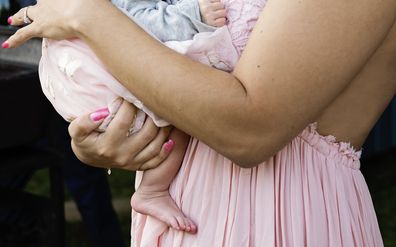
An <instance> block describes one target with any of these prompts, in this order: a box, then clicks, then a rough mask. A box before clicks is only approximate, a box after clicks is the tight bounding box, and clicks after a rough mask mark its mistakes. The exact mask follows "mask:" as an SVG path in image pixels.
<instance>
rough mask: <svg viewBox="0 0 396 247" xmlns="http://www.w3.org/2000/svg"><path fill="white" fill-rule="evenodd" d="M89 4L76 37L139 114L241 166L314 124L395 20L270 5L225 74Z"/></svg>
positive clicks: (359, 4)
mask: <svg viewBox="0 0 396 247" xmlns="http://www.w3.org/2000/svg"><path fill="white" fill-rule="evenodd" d="M42 2H44V1H42ZM95 3H96V4H95V11H89V9H84V8H83V7H84V6H89V4H87V3H81V4H80V5H81V6H80V10H79V11H80V12H79V13H80V14H79V15H77V14H72V15H70V12H69V15H70V16H72V17H73V21H71V22H69V23H71V24H72V27H73V28H72V29H73V30H77V36H79V37H80V38H82V39H84V40H85V41H86V42H87V43H88V44H89V45H90V46H91V47H92V48H93V49H94V50H95V52H96V53H97V54H98V56H99V57H100V58H101V59H102V60H103V61H104V62H105V64H106V66H108V67H109V68H110V70H111V72H112V73H113V74H114V75H115V76H116V77H117V78H118V79H119V80H120V81H122V82H123V84H124V85H125V86H126V87H127V88H128V89H130V90H131V91H133V92H134V94H135V95H136V96H137V97H139V98H140V99H142V101H143V102H144V103H145V104H146V105H147V106H148V107H150V108H151V109H153V110H154V111H155V112H156V113H158V114H159V115H160V116H162V117H164V118H165V119H166V120H168V121H170V122H171V123H172V124H174V125H175V126H177V127H178V128H180V129H182V130H183V131H185V132H187V133H189V134H191V135H193V136H196V137H197V138H198V139H201V140H202V141H204V142H205V143H207V144H208V145H210V146H211V147H213V148H214V149H215V150H217V151H219V152H220V153H222V154H224V155H225V156H227V157H229V158H231V159H232V160H234V161H235V162H237V163H239V164H240V165H243V166H251V165H254V164H256V163H258V162H260V161H263V160H265V159H267V158H268V157H270V156H271V155H273V154H274V153H276V152H277V151H278V150H279V149H280V148H281V147H282V146H284V145H285V144H286V143H287V142H288V141H290V139H291V138H293V137H294V136H295V135H296V134H298V133H299V132H300V131H301V130H302V129H303V128H304V127H305V126H306V125H307V123H309V122H311V121H314V120H315V118H316V117H317V116H318V114H319V113H320V112H321V111H322V110H323V109H324V108H326V106H327V105H328V104H329V103H330V102H331V101H332V100H333V99H334V98H335V97H336V96H337V95H338V94H339V93H340V92H341V91H342V90H343V89H344V88H345V86H347V85H348V82H350V81H351V80H352V78H354V76H355V75H356V74H357V73H358V71H359V70H360V69H361V68H362V66H363V65H364V64H365V62H366V61H367V60H368V59H369V57H370V56H371V55H372V54H373V52H374V51H375V50H376V48H377V47H378V46H379V45H380V43H381V42H382V40H383V39H384V38H385V36H386V34H387V32H388V29H389V28H390V27H391V25H392V24H393V22H394V19H395V12H396V11H395V10H396V2H395V1H393V0H383V1H379V0H377V1H375V2H373V1H369V0H363V1H362V0H353V1H344V0H335V1H331V2H329V1H317V0H303V1H298V0H276V1H270V2H269V3H268V4H267V6H266V8H265V10H264V11H263V12H262V15H261V17H260V19H259V21H258V22H257V24H256V27H255V30H254V32H253V33H252V35H251V37H250V40H249V42H248V45H247V47H246V49H245V52H244V54H243V55H242V57H241V59H240V62H239V63H238V65H237V67H236V68H235V71H234V73H233V74H227V73H225V72H222V71H218V70H215V69H213V68H209V67H207V66H205V65H202V64H199V63H197V62H194V61H192V60H190V59H188V58H186V57H183V56H182V55H179V54H177V53H175V52H173V51H171V50H170V49H168V48H166V47H164V46H163V45H161V44H160V43H158V42H156V41H155V40H153V39H152V38H151V37H150V36H149V35H147V34H146V33H145V32H144V31H143V30H141V29H140V28H139V27H138V26H136V25H135V24H133V23H131V22H130V21H129V19H128V18H127V17H125V16H124V15H122V14H121V13H120V12H119V11H118V10H117V9H116V8H114V7H113V6H112V5H111V4H110V3H108V2H107V1H95ZM46 4H49V3H46ZM84 10H86V12H87V13H85V14H84V15H82V14H81V13H82V12H81V11H84ZM88 12H89V13H88ZM76 13H77V12H76ZM36 14H37V13H36ZM33 19H34V18H33ZM98 23H99V24H98ZM59 25H60V24H59ZM31 29H33V28H31ZM42 32H44V31H42ZM106 32H107V34H106ZM21 33H22V32H21ZM21 33H20V34H21ZM23 35H27V36H29V35H28V34H23V33H22V34H21V36H23ZM44 35H46V34H45V33H44ZM14 39H15V40H16V41H15V40H12V39H10V40H9V42H10V45H11V46H12V42H15V43H18V36H17V37H14ZM20 39H22V40H23V39H24V37H22V38H20ZM123 47H126V48H124V49H123Z"/></svg>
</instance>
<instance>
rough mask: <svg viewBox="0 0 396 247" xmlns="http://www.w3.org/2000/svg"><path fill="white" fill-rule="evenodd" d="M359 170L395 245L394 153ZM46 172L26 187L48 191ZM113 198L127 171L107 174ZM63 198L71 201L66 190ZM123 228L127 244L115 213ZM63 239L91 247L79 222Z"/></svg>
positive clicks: (127, 188) (126, 221)
mask: <svg viewBox="0 0 396 247" xmlns="http://www.w3.org/2000/svg"><path fill="white" fill-rule="evenodd" d="M362 172H363V173H364V175H365V178H366V180H367V183H368V185H369V188H370V191H371V195H372V198H373V201H374V206H375V209H376V212H377V216H378V220H379V224H380V228H381V233H382V236H383V239H384V244H385V246H386V247H396V214H395V211H396V180H395V178H396V155H393V156H392V155H389V154H387V155H381V156H378V157H375V158H372V159H370V160H367V161H365V162H363V163H362ZM47 178H48V174H47V171H45V170H43V171H39V172H37V173H36V174H35V175H34V176H33V178H32V179H31V181H30V182H29V184H28V186H27V190H28V191H31V192H34V193H36V194H43V195H46V194H47V193H48V191H49V187H48V180H47ZM108 179H109V183H110V187H111V191H112V194H113V198H125V199H128V198H129V197H130V195H131V187H132V182H133V179H132V178H131V173H130V172H127V171H120V170H114V171H113V173H112V175H111V176H109V177H108ZM66 200H71V199H70V196H69V195H68V194H67V192H66ZM118 217H119V220H120V223H121V227H122V230H123V235H124V241H125V243H126V245H127V246H128V245H129V240H130V236H129V230H130V214H129V213H124V214H119V215H118ZM66 239H67V246H68V247H74V246H78V247H85V246H87V247H89V246H92V245H91V243H90V242H89V239H88V238H87V236H86V234H85V231H84V228H83V225H82V222H81V221H79V222H67V224H66Z"/></svg>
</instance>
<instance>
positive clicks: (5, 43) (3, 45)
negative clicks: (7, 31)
mask: <svg viewBox="0 0 396 247" xmlns="http://www.w3.org/2000/svg"><path fill="white" fill-rule="evenodd" d="M1 47H3V48H4V49H7V48H8V47H10V44H8V42H7V41H4V42H3V44H1Z"/></svg>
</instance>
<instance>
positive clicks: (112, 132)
mask: <svg viewBox="0 0 396 247" xmlns="http://www.w3.org/2000/svg"><path fill="white" fill-rule="evenodd" d="M136 111H137V110H136V107H135V106H134V105H132V104H131V103H129V102H128V101H126V100H123V102H122V104H121V106H120V108H119V109H118V111H117V113H116V114H115V116H114V118H113V120H111V122H110V124H109V126H108V127H107V129H106V132H105V133H106V135H108V136H107V138H109V139H119V138H122V137H126V135H127V133H128V131H129V129H130V128H131V127H133V121H134V119H135V115H136Z"/></svg>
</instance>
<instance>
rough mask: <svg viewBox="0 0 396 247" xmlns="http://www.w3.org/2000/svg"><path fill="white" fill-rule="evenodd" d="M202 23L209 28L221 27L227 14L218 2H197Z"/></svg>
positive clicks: (205, 0) (214, 0)
mask: <svg viewBox="0 0 396 247" xmlns="http://www.w3.org/2000/svg"><path fill="white" fill-rule="evenodd" d="M198 3H199V9H200V11H201V17H202V21H203V22H204V23H206V24H208V25H210V26H214V27H221V26H224V25H225V24H226V21H227V17H226V16H227V13H226V10H225V7H224V4H223V3H221V2H220V0H198Z"/></svg>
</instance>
